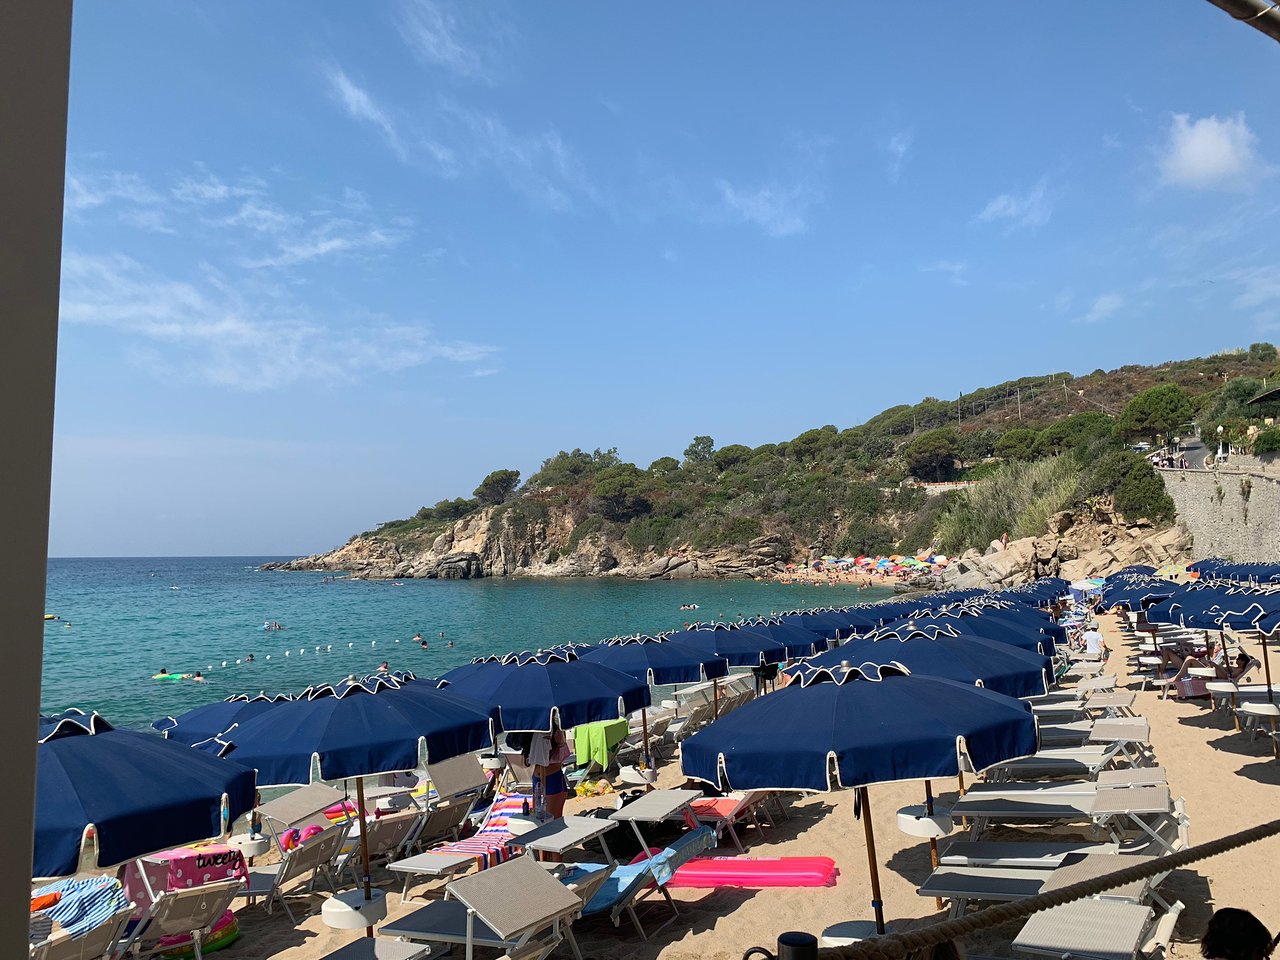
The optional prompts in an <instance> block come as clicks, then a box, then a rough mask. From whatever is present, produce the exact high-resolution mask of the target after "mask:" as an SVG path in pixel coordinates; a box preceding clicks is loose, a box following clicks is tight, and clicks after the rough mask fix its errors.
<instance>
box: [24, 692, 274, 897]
mask: <svg viewBox="0 0 1280 960" xmlns="http://www.w3.org/2000/svg"><path fill="white" fill-rule="evenodd" d="M38 737H39V739H38V741H37V744H38V745H37V747H36V804H35V810H36V829H35V849H34V851H33V853H34V857H33V869H32V872H33V873H34V875H36V876H38V877H61V876H68V875H70V874H73V873H75V872H76V871H77V870H78V869H79V865H80V853H81V848H82V846H83V844H84V841H85V838H86V834H87V831H88V830H89V828H90V827H92V828H93V835H94V842H95V844H96V849H97V863H96V866H98V867H108V866H114V865H115V864H119V863H123V862H125V861H127V860H132V859H134V858H135V857H141V856H145V855H146V854H149V853H154V852H155V851H157V850H164V849H166V848H169V847H176V846H179V845H181V844H184V843H193V842H196V841H200V840H209V839H212V838H214V837H218V836H221V835H223V834H225V833H226V832H227V830H228V828H229V826H230V824H231V822H232V821H234V820H235V819H236V818H237V817H239V816H241V815H243V814H245V813H247V812H248V811H249V810H251V809H252V808H253V803H254V776H253V771H252V770H251V769H249V768H247V767H244V766H242V765H240V764H238V763H233V762H231V761H229V760H223V759H220V758H218V757H214V756H210V755H208V754H205V753H200V752H198V751H195V750H191V749H189V748H187V747H185V746H183V745H181V744H178V743H169V742H168V741H166V740H164V739H163V738H162V737H157V736H155V735H154V734H149V733H141V732H138V731H135V730H116V729H114V728H113V727H112V726H111V724H110V723H108V722H107V721H106V720H104V719H103V718H102V717H100V716H98V715H97V714H88V715H86V714H83V713H80V712H79V711H76V710H72V711H67V712H66V713H62V714H58V715H56V716H51V717H41V718H40V725H39V733H38Z"/></svg>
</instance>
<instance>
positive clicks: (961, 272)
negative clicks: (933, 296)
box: [920, 260, 969, 287]
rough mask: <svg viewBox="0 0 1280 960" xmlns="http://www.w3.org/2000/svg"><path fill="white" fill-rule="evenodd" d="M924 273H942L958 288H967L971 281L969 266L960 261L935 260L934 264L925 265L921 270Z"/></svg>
mask: <svg viewBox="0 0 1280 960" xmlns="http://www.w3.org/2000/svg"><path fill="white" fill-rule="evenodd" d="M920 271H921V272H922V273H941V274H945V275H946V276H947V278H948V279H949V280H950V281H951V282H952V283H954V284H955V285H956V286H957V287H967V286H968V285H969V279H968V277H967V276H966V274H967V273H968V271H969V265H968V264H967V263H964V262H962V261H960V260H935V261H934V262H933V263H928V264H925V265H924V266H923V267H921V268H920Z"/></svg>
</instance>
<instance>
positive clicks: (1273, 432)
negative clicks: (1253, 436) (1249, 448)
mask: <svg viewBox="0 0 1280 960" xmlns="http://www.w3.org/2000/svg"><path fill="white" fill-rule="evenodd" d="M1253 452H1254V453H1256V454H1258V455H1259V456H1261V455H1262V454H1264V453H1280V430H1277V429H1276V428H1275V427H1272V428H1271V429H1269V430H1263V431H1262V432H1261V433H1260V434H1258V439H1257V440H1255V441H1254V442H1253Z"/></svg>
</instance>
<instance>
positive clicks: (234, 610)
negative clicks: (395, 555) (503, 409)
mask: <svg viewBox="0 0 1280 960" xmlns="http://www.w3.org/2000/svg"><path fill="white" fill-rule="evenodd" d="M278 559H285V558H281V557H192V558H177V557H162V558H125V559H105V558H103V559H99V558H93V559H53V560H50V561H49V582H48V589H47V594H46V605H45V610H46V611H47V612H48V613H52V614H55V615H57V616H59V617H61V618H62V619H61V620H50V621H46V623H45V641H44V677H43V686H42V690H41V704H42V709H43V710H44V711H46V712H48V711H53V710H62V709H65V708H67V707H73V706H74V707H80V708H81V709H85V710H90V709H92V710H97V711H98V712H99V713H101V714H102V715H103V716H105V717H106V718H108V719H109V720H111V721H112V722H113V723H115V724H116V725H118V726H143V725H145V724H147V723H149V722H150V721H152V720H154V719H156V718H157V717H162V716H166V715H172V714H177V713H180V712H182V711H184V710H188V709H190V708H192V707H194V706H198V705H199V704H201V703H206V702H208V701H211V700H218V699H222V698H223V697H227V696H230V695H232V694H236V693H257V692H259V691H266V692H268V693H292V692H296V691H298V690H300V689H301V688H303V687H305V686H307V685H308V684H313V683H323V682H332V681H336V680H340V679H341V678H343V677H345V676H347V675H348V674H351V673H371V672H373V671H374V670H375V669H376V668H377V666H378V664H379V663H381V662H382V661H383V660H387V661H389V662H390V664H391V667H392V668H393V669H407V670H412V671H414V672H415V673H417V674H418V675H420V676H423V675H426V676H430V675H436V674H440V673H443V672H444V671H446V670H448V669H450V668H451V667H454V666H457V665H458V664H461V663H465V662H467V661H468V660H470V659H471V658H472V657H475V656H479V655H482V654H487V653H495V652H506V651H509V650H518V649H530V648H535V649H536V648H538V647H545V646H550V645H552V644H555V643H559V642H563V641H566V640H577V641H582V642H595V641H597V640H600V639H603V638H605V637H609V636H614V635H617V634H624V633H636V632H656V631H659V630H667V629H671V628H678V627H680V626H681V625H682V624H683V623H685V622H686V621H689V620H693V619H702V620H713V619H720V618H722V617H724V618H736V617H738V616H740V615H756V614H767V613H770V612H772V611H779V610H785V609H792V608H796V607H810V606H825V605H836V604H840V605H843V604H851V603H860V602H864V601H869V600H876V599H880V598H881V597H883V596H886V595H888V593H889V591H887V590H877V589H872V590H861V591H859V590H856V589H854V588H853V587H804V586H792V585H784V584H776V583H755V582H750V581H710V580H706V581H704V580H697V581H688V580H685V581H639V582H637V581H629V580H615V579H598V580H596V579H592V580H587V579H583V580H576V579H575V580H547V579H537V580H533V579H528V580H526V579H515V580H505V579H492V580H463V581H459V580H452V581H438V580H407V581H395V582H385V581H361V580H338V581H336V582H332V583H325V582H322V579H323V576H324V575H323V574H320V573H282V572H275V571H272V572H266V573H264V572H260V571H259V570H258V569H257V568H258V565H259V564H262V563H264V562H266V561H267V560H278ZM685 603H696V604H698V606H699V608H700V609H698V610H696V611H693V612H689V611H681V610H680V605H681V604H685ZM267 620H270V621H276V622H279V623H281V624H283V625H284V627H285V629H283V630H278V631H264V630H263V629H262V625H263V622H264V621H267ZM442 632H443V633H444V639H441V637H440V634H441V633H442ZM415 633H421V634H422V636H423V637H424V638H425V639H426V640H427V641H428V643H429V649H428V650H422V649H421V648H420V647H419V645H418V644H417V643H415V642H412V637H413V635H414V634H415ZM449 640H452V641H453V642H454V644H455V646H454V647H453V648H452V649H450V648H448V647H447V646H446V643H447V642H448V641H449ZM249 654H253V656H254V662H253V663H245V662H243V661H244V660H245V658H246V657H247V656H248V655H249ZM237 660H239V661H241V662H240V663H239V664H237V662H236V661H237ZM162 670H167V671H169V672H172V673H191V672H194V671H196V670H199V671H201V672H203V673H204V674H205V675H206V677H207V678H208V679H207V681H206V682H205V683H192V682H189V681H163V680H152V679H151V676H152V674H155V673H159V672H161V671H162Z"/></svg>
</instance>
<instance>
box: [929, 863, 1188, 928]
mask: <svg viewBox="0 0 1280 960" xmlns="http://www.w3.org/2000/svg"><path fill="white" fill-rule="evenodd" d="M1151 859H1152V858H1151V857H1144V856H1124V857H1121V856H1118V855H1113V854H1105V853H1088V854H1071V855H1070V856H1068V857H1067V858H1066V859H1065V860H1064V862H1063V863H1062V864H1061V865H1059V866H1057V867H1051V868H1048V869H1008V868H1001V867H994V868H993V867H951V866H942V867H939V868H938V869H936V870H934V871H933V873H932V874H931V875H930V876H929V878H928V879H927V880H926V881H925V882H924V883H923V884H921V886H920V887H919V888H918V890H917V893H919V894H920V895H921V896H924V897H944V898H946V899H949V900H950V901H951V913H952V915H953V916H955V915H959V914H960V913H963V912H964V909H965V907H966V906H967V905H968V902H969V901H970V900H989V901H998V902H1004V901H1009V900H1022V899H1025V898H1026V897H1034V896H1036V895H1037V894H1039V893H1048V892H1049V891H1051V890H1055V889H1060V888H1062V887H1066V886H1070V885H1071V884H1073V883H1079V882H1080V881H1082V880H1087V879H1092V878H1094V877H1101V876H1105V875H1106V874H1108V873H1114V872H1115V871H1117V870H1120V869H1122V868H1124V867H1132V866H1138V865H1139V864H1142V863H1148V862H1150V861H1151ZM1166 876H1168V873H1165V874H1162V875H1161V874H1157V875H1156V876H1154V877H1152V878H1150V879H1144V880H1136V881H1134V882H1132V883H1128V884H1125V885H1124V886H1122V887H1116V888H1114V889H1111V890H1107V891H1104V892H1103V893H1101V894H1099V898H1101V899H1104V900H1120V901H1125V902H1129V903H1143V902H1145V901H1146V899H1147V897H1148V896H1150V895H1151V892H1152V891H1153V890H1154V888H1155V887H1157V886H1159V884H1160V882H1161V881H1162V880H1163V879H1164V878H1165V877H1166Z"/></svg>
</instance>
